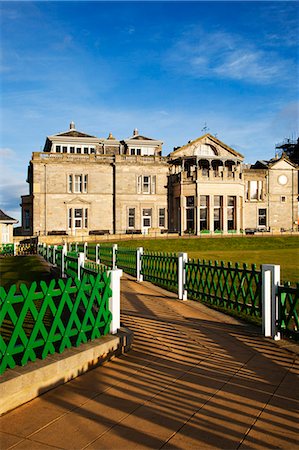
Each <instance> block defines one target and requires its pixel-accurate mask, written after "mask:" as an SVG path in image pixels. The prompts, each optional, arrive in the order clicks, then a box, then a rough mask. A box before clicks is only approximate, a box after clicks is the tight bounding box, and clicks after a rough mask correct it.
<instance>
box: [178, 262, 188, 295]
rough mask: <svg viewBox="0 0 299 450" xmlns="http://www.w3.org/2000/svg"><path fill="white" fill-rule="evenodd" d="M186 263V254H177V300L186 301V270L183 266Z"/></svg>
mask: <svg viewBox="0 0 299 450" xmlns="http://www.w3.org/2000/svg"><path fill="white" fill-rule="evenodd" d="M187 261H188V255H187V253H179V256H178V295H179V300H187V291H186V289H185V282H186V270H185V264H186V262H187Z"/></svg>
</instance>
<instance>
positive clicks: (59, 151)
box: [55, 145, 61, 153]
mask: <svg viewBox="0 0 299 450" xmlns="http://www.w3.org/2000/svg"><path fill="white" fill-rule="evenodd" d="M55 149H56V153H61V146H60V145H56V148H55Z"/></svg>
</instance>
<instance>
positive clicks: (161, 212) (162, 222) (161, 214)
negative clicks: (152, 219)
mask: <svg viewBox="0 0 299 450" xmlns="http://www.w3.org/2000/svg"><path fill="white" fill-rule="evenodd" d="M159 227H161V228H165V208H159Z"/></svg>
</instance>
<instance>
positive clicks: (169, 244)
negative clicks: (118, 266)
mask: <svg viewBox="0 0 299 450" xmlns="http://www.w3.org/2000/svg"><path fill="white" fill-rule="evenodd" d="M118 244H119V246H120V247H130V248H132V247H133V248H135V247H143V248H144V249H145V250H149V251H155V252H186V253H188V256H189V258H195V259H206V260H212V261H215V260H217V261H224V262H226V263H227V262H229V261H231V262H232V263H236V262H238V263H246V264H256V265H258V266H259V265H260V264H279V265H280V266H281V280H282V281H290V282H291V283H292V284H294V283H298V282H299V238H298V237H297V236H277V237H276V236H275V237H274V236H273V237H272V236H271V237H264V236H263V237H259V236H243V237H221V238H194V237H190V238H175V239H174V238H168V239H146V238H143V239H138V240H135V239H134V240H128V241H123V240H122V241H119V242H118Z"/></svg>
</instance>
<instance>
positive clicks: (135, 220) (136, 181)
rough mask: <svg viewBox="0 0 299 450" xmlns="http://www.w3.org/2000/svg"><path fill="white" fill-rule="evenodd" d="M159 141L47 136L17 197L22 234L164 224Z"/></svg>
mask: <svg viewBox="0 0 299 450" xmlns="http://www.w3.org/2000/svg"><path fill="white" fill-rule="evenodd" d="M161 152H162V142H161V141H159V140H156V139H151V138H148V137H145V136H142V135H140V134H139V133H138V130H134V133H133V136H131V137H129V138H128V139H124V140H122V141H119V140H117V139H115V138H114V137H113V136H112V134H109V136H108V138H107V139H104V138H102V139H101V138H97V137H95V136H90V135H88V134H85V133H82V132H79V131H77V130H76V128H75V125H74V123H73V122H72V123H71V124H70V129H69V130H68V131H66V132H63V133H59V134H56V135H53V136H49V137H47V139H46V143H45V146H44V150H43V152H38V153H33V154H32V159H31V161H30V164H29V168H28V180H27V181H28V183H29V186H30V190H29V195H25V196H22V229H23V230H22V231H23V234H26V233H27V234H30V235H47V234H59V233H60V234H68V235H87V234H93V233H94V234H103V233H113V234H114V233H125V232H131V231H135V232H137V231H140V232H143V233H147V232H148V230H149V229H153V228H154V229H157V230H163V229H166V228H167V227H168V224H167V186H166V180H167V172H168V165H167V162H166V159H165V158H163V157H162V156H161Z"/></svg>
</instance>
